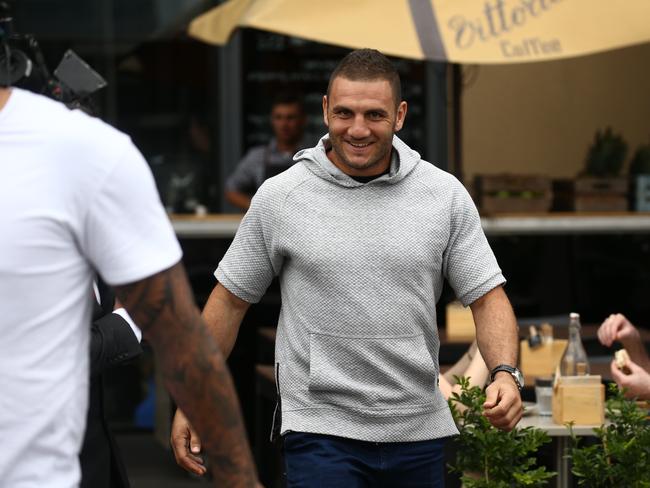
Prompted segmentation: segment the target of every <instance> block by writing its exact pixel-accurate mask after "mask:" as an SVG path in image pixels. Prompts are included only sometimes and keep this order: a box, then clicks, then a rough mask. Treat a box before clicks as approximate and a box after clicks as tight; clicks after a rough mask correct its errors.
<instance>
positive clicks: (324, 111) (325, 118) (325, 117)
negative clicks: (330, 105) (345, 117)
mask: <svg viewBox="0 0 650 488" xmlns="http://www.w3.org/2000/svg"><path fill="white" fill-rule="evenodd" d="M323 122H325V127H329V123H328V122H327V95H323Z"/></svg>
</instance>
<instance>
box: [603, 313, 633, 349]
mask: <svg viewBox="0 0 650 488" xmlns="http://www.w3.org/2000/svg"><path fill="white" fill-rule="evenodd" d="M598 340H599V341H600V343H601V344H602V345H604V346H607V347H611V346H612V344H613V343H614V342H615V341H618V342H621V343H623V342H626V341H630V340H631V341H640V340H641V336H640V334H639V331H638V330H637V328H636V327H634V325H633V324H632V322H630V321H629V320H628V319H627V317H625V315H623V314H621V313H617V314H611V315H610V316H609V317H607V318H606V319H605V320H604V321H603V323H602V324H601V325H600V327H599V328H598Z"/></svg>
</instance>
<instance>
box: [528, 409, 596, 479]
mask: <svg viewBox="0 0 650 488" xmlns="http://www.w3.org/2000/svg"><path fill="white" fill-rule="evenodd" d="M517 427H518V428H524V427H536V428H538V429H541V430H543V431H544V432H546V433H547V434H548V435H549V436H550V437H551V438H552V440H553V453H554V466H555V470H556V471H557V478H556V486H557V487H558V488H568V487H569V480H570V479H571V473H570V471H569V460H568V459H567V458H566V457H565V453H566V450H567V449H568V447H569V438H570V434H569V429H568V428H567V427H566V426H564V425H559V424H556V423H555V422H553V419H552V418H551V416H550V415H536V414H534V415H529V416H525V417H523V418H522V419H521V420H520V421H519V424H517ZM595 427H599V426H598V425H575V426H574V427H573V433H574V434H575V435H576V436H592V435H595V433H594V428H595Z"/></svg>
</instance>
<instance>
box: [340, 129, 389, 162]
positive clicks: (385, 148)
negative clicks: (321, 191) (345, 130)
mask: <svg viewBox="0 0 650 488" xmlns="http://www.w3.org/2000/svg"><path fill="white" fill-rule="evenodd" d="M330 142H331V143H332V150H333V151H334V152H335V153H336V156H337V157H338V159H339V161H341V162H342V163H343V164H344V165H345V166H348V167H349V168H352V169H355V170H366V169H369V168H373V167H375V166H378V165H379V164H380V163H382V162H383V161H384V159H385V158H386V157H388V158H390V153H391V150H392V147H393V138H392V136H391V137H390V139H389V140H387V141H382V142H381V143H380V142H375V143H374V145H377V148H376V149H377V153H376V155H375V156H374V157H373V156H372V155H371V156H370V158H369V159H368V160H367V161H365V162H356V161H350V160H349V159H348V158H347V156H346V155H345V150H344V149H343V145H344V144H346V142H345V141H344V140H343V138H339V137H332V136H331V135H330Z"/></svg>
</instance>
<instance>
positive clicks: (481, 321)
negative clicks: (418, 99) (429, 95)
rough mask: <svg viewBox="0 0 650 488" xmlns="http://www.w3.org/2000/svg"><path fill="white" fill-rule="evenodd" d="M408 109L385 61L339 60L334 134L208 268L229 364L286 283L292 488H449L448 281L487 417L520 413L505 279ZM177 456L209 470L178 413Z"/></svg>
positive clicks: (210, 316) (281, 380)
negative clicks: (443, 369) (480, 380)
mask: <svg viewBox="0 0 650 488" xmlns="http://www.w3.org/2000/svg"><path fill="white" fill-rule="evenodd" d="M406 111H407V104H406V102H405V101H402V99H401V89H400V81H399V76H398V74H397V72H396V70H395V68H394V67H393V65H392V64H391V63H390V61H389V60H388V59H387V58H386V57H385V56H383V55H382V54H380V53H379V52H377V51H374V50H369V49H363V50H358V51H354V52H352V53H351V54H349V55H348V56H347V57H346V58H344V59H343V61H342V62H341V63H340V64H339V66H338V67H337V68H336V70H335V71H334V73H333V74H332V76H331V78H330V84H329V87H328V92H327V95H326V96H324V97H323V117H324V120H325V124H326V125H327V127H328V132H329V133H328V135H326V136H324V137H323V138H322V139H321V140H320V142H319V144H318V145H317V146H316V147H314V148H311V149H306V150H303V151H300V152H298V153H297V154H296V156H295V157H294V159H295V161H296V164H294V166H292V167H291V168H290V169H289V170H287V171H285V172H284V173H282V174H280V175H278V176H276V177H274V178H271V179H269V180H267V181H266V182H265V183H264V185H262V187H261V188H260V189H259V190H258V192H257V194H256V196H255V197H254V198H253V202H252V205H251V208H250V210H249V211H248V213H247V214H246V216H245V217H244V219H243V220H242V223H241V226H240V227H239V230H238V232H237V235H236V236H235V239H234V241H233V243H232V245H231V246H230V248H229V250H228V252H227V253H226V255H225V256H224V258H223V260H222V261H221V262H220V263H219V266H218V268H217V270H216V272H215V275H216V277H217V279H218V281H219V284H218V285H217V286H216V287H215V289H214V291H213V292H212V295H211V296H210V299H209V300H208V303H207V305H206V307H205V309H204V312H203V314H204V318H205V319H206V321H207V323H208V324H211V326H212V328H213V330H214V333H215V334H216V335H217V337H220V338H221V340H220V345H221V346H222V347H223V348H224V350H223V352H224V354H226V355H227V354H229V353H230V351H231V349H232V347H233V344H234V342H235V339H236V336H237V333H238V329H239V325H240V323H241V320H242V318H243V316H244V314H245V312H246V310H247V308H248V306H249V304H251V303H255V302H257V301H258V300H260V298H261V297H262V295H263V294H264V292H265V290H266V288H267V287H268V286H269V284H270V282H271V280H272V279H273V277H274V276H278V277H279V279H280V286H281V290H282V309H281V313H280V320H279V323H278V331H277V342H276V359H275V362H276V365H275V366H276V380H277V384H278V400H279V401H278V407H280V400H281V409H280V408H278V413H279V414H278V415H276V420H275V431H276V432H277V433H279V434H280V435H282V436H283V438H284V451H285V461H286V470H287V471H286V475H287V483H288V486H290V487H298V486H300V487H303V486H305V487H310V486H442V478H443V476H442V474H443V468H444V463H443V460H442V446H443V444H444V439H445V438H446V437H449V436H453V435H455V434H456V433H457V430H456V427H455V425H454V422H453V420H452V418H451V415H450V411H449V408H448V405H447V403H446V401H445V399H444V398H443V396H442V394H441V392H440V389H439V388H438V376H439V365H438V351H439V347H440V343H439V339H438V329H437V324H436V313H435V304H436V302H437V301H438V299H439V298H440V293H441V289H442V284H443V280H444V279H445V278H446V279H447V280H448V281H449V283H450V284H451V286H452V287H453V288H454V290H455V292H456V295H457V296H458V298H459V299H460V300H461V302H463V303H464V304H465V305H469V306H470V307H471V309H472V313H473V315H474V319H475V322H476V328H477V340H478V345H479V348H480V350H481V353H482V355H483V357H484V358H485V361H486V363H487V365H488V367H489V368H491V369H492V380H493V381H492V383H491V384H490V385H489V386H488V388H487V400H486V402H485V405H484V408H485V415H486V416H487V417H488V418H489V419H490V421H491V422H492V424H493V425H495V426H497V427H499V428H502V429H504V430H510V429H512V428H513V427H514V425H515V424H516V423H517V422H518V420H519V418H520V416H521V399H520V395H519V388H520V387H521V380H520V374H519V372H518V371H517V370H516V369H515V368H514V367H515V366H516V362H517V332H516V320H515V317H514V314H513V311H512V308H511V306H510V303H509V301H508V299H507V297H506V295H505V293H504V291H503V289H502V285H503V284H504V282H505V279H504V278H503V276H502V274H501V270H500V269H499V266H498V264H497V262H496V259H495V257H494V254H493V253H492V250H491V249H490V247H489V245H488V243H487V240H486V238H485V235H484V233H483V231H482V228H481V222H480V218H479V216H478V212H477V211H476V208H475V206H474V204H473V203H472V200H471V199H470V197H469V195H468V193H467V192H466V190H465V189H464V187H463V186H462V185H461V184H460V183H459V182H458V181H457V180H456V179H455V178H454V177H453V176H451V175H450V174H448V173H446V172H444V171H441V170H439V169H437V168H436V167H435V166H433V165H431V164H429V163H427V162H425V161H423V160H422V159H421V158H420V155H419V154H418V153H417V152H415V151H413V150H412V149H410V148H409V147H408V146H407V145H406V144H404V143H403V142H402V141H401V140H400V139H399V138H397V137H396V136H395V132H397V131H399V130H400V129H401V127H402V125H403V123H404V119H405V117H406ZM172 445H173V446H174V450H175V453H176V457H177V460H178V462H179V464H181V465H182V466H184V467H185V468H186V469H189V470H192V471H194V472H197V473H202V472H203V471H204V468H203V466H202V461H201V458H200V456H199V451H200V442H199V439H198V438H197V437H196V435H195V434H194V433H193V432H192V431H191V428H190V427H189V424H188V423H187V420H186V419H185V417H184V416H183V414H182V412H180V411H179V412H177V414H176V418H175V420H174V426H173V430H172Z"/></svg>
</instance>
